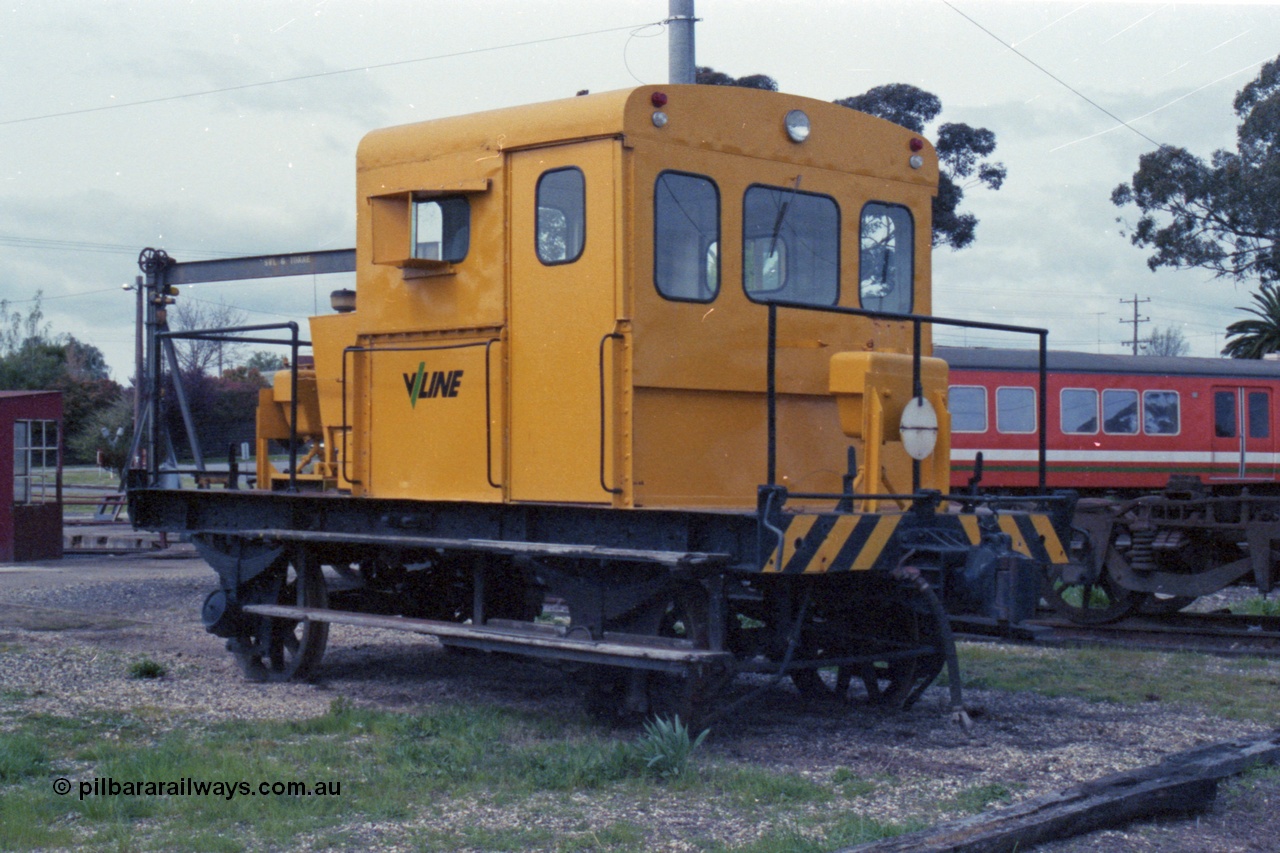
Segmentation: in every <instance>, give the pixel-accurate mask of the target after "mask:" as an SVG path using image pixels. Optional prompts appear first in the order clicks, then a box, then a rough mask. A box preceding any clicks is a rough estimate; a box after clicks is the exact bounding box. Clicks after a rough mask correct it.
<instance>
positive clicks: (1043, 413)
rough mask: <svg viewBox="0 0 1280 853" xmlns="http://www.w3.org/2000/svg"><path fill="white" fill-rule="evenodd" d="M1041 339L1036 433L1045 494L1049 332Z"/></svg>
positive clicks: (1041, 489) (1042, 332)
mask: <svg viewBox="0 0 1280 853" xmlns="http://www.w3.org/2000/svg"><path fill="white" fill-rule="evenodd" d="M1039 338H1040V404H1039V406H1038V408H1039V418H1040V428H1039V429H1038V430H1036V432H1037V433H1038V434H1039V444H1040V460H1039V474H1040V491H1041V492H1043V491H1044V490H1045V489H1046V488H1047V484H1048V482H1049V477H1048V455H1049V447H1048V440H1047V438H1046V437H1047V435H1048V433H1049V424H1048V423H1047V422H1046V419H1047V418H1048V416H1049V402H1048V395H1049V333H1048V332H1047V331H1041V332H1040V334H1039Z"/></svg>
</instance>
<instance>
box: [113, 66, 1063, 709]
mask: <svg viewBox="0 0 1280 853" xmlns="http://www.w3.org/2000/svg"><path fill="white" fill-rule="evenodd" d="M937 180H938V162H937V156H936V154H935V152H934V150H933V148H932V146H931V145H930V144H929V143H928V142H927V141H926V140H924V139H923V138H922V137H921V136H919V135H918V134H915V133H912V132H911V131H909V130H906V129H904V128H901V127H898V126H896V125H894V124H892V123H890V122H887V121H884V120H881V119H878V118H873V117H870V116H867V115H864V114H861V113H858V112H855V111H853V110H849V109H846V108H844V107H841V106H838V105H834V104H829V103H824V102H820V101H814V100H809V99H805V98H797V97H792V96H786V95H780V94H777V93H769V92H759V91H754V90H745V89H737V88H731V87H712V86H679V85H673V86H647V87H641V88H637V89H632V90H628V91H621V92H611V93H605V94H599V95H588V96H583V97H577V98H570V99H566V100H562V101H555V102H552V103H547V104H540V105H535V106H526V107H515V108H510V109H502V110H495V111H492V112H486V113H479V114H476V115H468V116H459V117H455V118H446V119H440V120H435V121H428V122H423V123H419V124H413V125H406V126H403V127H395V128H390V129H386V130H379V131H375V132H373V133H371V134H369V135H368V136H366V137H365V139H364V140H363V141H362V142H361V144H360V147H359V151H358V154H357V181H356V187H357V193H356V194H357V204H358V210H357V243H356V250H355V254H354V268H355V272H356V287H355V292H354V304H352V299H351V296H352V295H351V294H350V293H345V294H342V304H341V306H340V307H341V310H339V311H338V312H337V313H334V314H329V315H325V316H319V317H314V318H312V320H311V338H312V340H311V345H312V351H313V356H314V367H313V368H311V369H306V370H299V369H298V367H297V365H296V360H295V365H294V367H293V369H292V370H291V371H289V372H286V373H284V374H281V375H280V376H278V377H277V379H276V382H275V383H274V387H273V388H272V389H264V391H263V392H262V397H261V401H260V407H259V414H258V427H259V453H258V458H257V470H256V481H255V483H254V488H253V489H238V490H235V491H236V494H235V495H232V496H230V497H227V496H225V492H228V491H231V490H223V491H217V490H212V491H210V490H206V491H205V493H204V494H201V495H196V496H194V497H192V496H190V495H182V496H179V495H175V494H173V493H170V492H162V491H160V490H156V489H154V488H153V487H152V486H148V487H142V488H138V489H135V490H134V492H133V495H134V503H133V506H134V507H135V509H136V511H137V512H138V515H136V516H135V518H138V519H141V523H142V524H143V525H144V526H147V525H155V526H159V527H166V526H173V527H181V528H182V529H184V530H185V531H187V532H190V533H192V534H193V535H194V537H195V539H196V541H197V542H199V543H201V547H202V549H204V551H205V552H206V556H207V557H208V558H209V559H210V562H211V563H212V564H213V565H214V567H215V569H217V570H218V572H219V577H220V581H221V583H220V589H219V591H218V592H217V593H215V594H214V596H212V597H211V600H210V603H209V605H207V608H206V610H207V612H206V624H207V625H208V626H209V628H210V630H211V631H213V632H214V633H218V634H220V635H222V636H226V637H227V638H228V640H229V642H230V645H231V647H232V651H233V652H234V653H236V654H237V655H239V656H240V657H241V659H242V661H244V662H245V663H246V666H247V668H248V670H249V671H251V672H252V673H254V674H256V675H260V676H263V677H273V678H274V677H294V676H297V675H302V674H306V672H307V671H308V670H310V669H311V668H312V667H313V666H314V664H315V662H316V661H317V660H318V653H315V652H311V651H310V649H313V648H314V647H315V646H317V645H318V646H320V647H321V648H322V647H323V642H324V641H323V638H319V639H316V636H313V635H312V634H306V631H307V630H309V629H311V628H318V626H320V625H324V624H327V623H329V622H334V621H356V622H360V623H361V624H374V623H377V624H382V622H379V621H378V620H383V621H385V622H386V623H387V624H388V625H391V624H394V625H395V626H396V627H400V628H407V629H408V630H414V631H420V632H423V633H429V634H434V635H436V636H437V637H440V638H441V639H442V641H444V642H446V643H449V644H453V645H463V646H471V647H476V648H484V649H500V650H506V651H515V652H517V653H519V654H526V655H531V656H540V657H549V658H554V659H558V660H562V661H569V662H574V663H578V664H583V663H585V664H587V665H588V667H587V668H588V670H589V671H590V672H591V673H593V675H592V677H591V678H590V679H589V681H590V685H591V686H590V689H589V696H590V697H592V699H591V702H592V704H593V706H595V707H598V708H605V709H609V708H613V709H619V708H625V709H630V710H632V711H637V710H638V711H642V712H646V713H653V712H656V711H657V710H658V709H659V708H661V707H662V705H663V701H664V699H662V698H661V697H665V699H668V700H669V699H670V698H671V696H672V695H678V696H682V697H683V699H682V700H681V703H682V704H681V707H684V708H685V712H686V713H690V712H692V709H690V708H688V707H687V706H688V704H689V702H690V701H691V700H692V699H693V697H700V698H705V697H707V696H710V695H713V694H714V692H715V691H714V690H712V689H710V688H711V686H720V685H722V684H723V683H725V682H726V681H727V678H728V676H730V675H732V674H733V673H734V672H738V671H744V670H745V671H751V670H756V671H763V672H775V673H778V674H779V675H782V674H786V675H790V676H791V679H792V680H793V681H794V682H795V684H796V685H797V686H798V687H799V688H800V690H801V691H802V692H804V693H806V694H809V695H813V694H822V695H829V694H831V693H833V692H840V693H843V692H845V691H848V690H850V689H851V687H850V685H851V684H854V683H861V684H862V685H863V687H864V688H865V690H866V693H867V695H868V696H869V697H870V698H871V699H872V700H873V701H877V702H885V703H890V704H897V705H903V704H908V703H909V702H911V701H914V699H915V697H917V696H918V695H919V693H920V691H922V690H923V689H924V688H925V687H926V686H927V685H928V684H929V683H930V682H931V681H932V680H933V678H934V677H935V676H936V675H937V673H938V672H939V671H940V670H941V668H942V667H943V665H944V664H945V663H947V662H951V663H952V664H954V654H953V647H952V645H951V642H950V634H949V628H948V625H947V616H946V614H945V611H944V607H946V608H951V609H953V610H969V611H976V612H977V613H979V614H980V616H981V617H982V618H986V619H989V620H992V621H993V622H1005V623H1007V622H1009V621H1016V620H1017V619H1018V618H1021V617H1022V616H1023V615H1026V614H1027V613H1029V611H1030V610H1031V609H1033V608H1034V606H1035V601H1036V600H1037V598H1038V591H1039V583H1040V577H1041V575H1042V574H1043V573H1044V571H1046V570H1047V567H1051V566H1063V565H1066V564H1067V563H1068V559H1067V555H1066V552H1065V549H1064V547H1063V542H1066V541H1067V540H1068V539H1069V524H1068V521H1067V519H1069V518H1070V508H1069V506H1068V504H1069V499H1062V498H1054V497H1048V496H1045V497H1044V499H1043V500H1042V501H1040V502H1038V503H1037V502H1036V501H1034V500H1033V501H1030V502H1026V501H1024V502H1023V504H1022V506H1023V507H1025V506H1033V507H1035V509H1034V510H1032V511H1027V510H1026V509H1025V508H1024V509H1018V510H1014V509H1011V508H1008V507H1002V506H997V505H993V504H986V503H981V501H979V499H978V498H977V496H975V495H968V496H966V498H965V499H964V500H963V501H951V500H947V499H946V497H945V494H944V493H945V491H946V489H947V486H948V477H949V473H950V467H949V466H950V442H949V436H950V430H949V425H950V422H949V416H948V414H947V407H946V390H947V368H946V365H945V363H944V362H942V361H941V360H939V359H936V358H932V357H931V356H930V351H931V345H930V329H931V325H932V324H934V323H937V322H949V323H952V324H953V325H967V326H978V327H991V324H983V323H974V322H962V321H944V320H938V319H937V318H932V317H930V316H928V315H929V312H930V310H931V296H930V285H929V281H930V254H929V253H930V244H931V234H930V221H931V205H932V199H933V196H934V195H935V193H936V188H937ZM179 266H180V265H179ZM167 274H169V273H168V271H167V270H161V271H160V273H159V274H158V275H157V276H156V277H155V278H156V285H155V286H157V287H160V286H163V278H164V276H165V275H167ZM999 328H1008V327H999ZM1023 331H1032V332H1037V331H1039V330H1023ZM1040 334H1043V333H1042V332H1040ZM272 441H282V442H285V443H286V444H288V445H289V446H291V447H294V448H296V447H298V446H300V445H302V444H308V445H309V446H310V448H311V454H310V455H309V456H308V457H307V458H306V459H305V460H304V462H305V466H303V465H300V464H298V463H297V460H296V459H295V460H293V461H291V463H290V464H288V465H284V466H282V465H281V464H280V463H279V459H274V460H273V458H272V456H271V453H270V449H269V448H270V446H271V442H272ZM980 504H981V505H980ZM321 566H330V567H333V569H331V570H330V571H336V572H337V573H338V574H339V575H341V576H342V577H343V578H344V579H345V581H344V583H343V584H342V585H341V588H339V587H338V586H337V585H335V584H334V583H331V582H329V581H326V572H325V570H322V569H321V568H320V567H321ZM548 598H553V599H556V600H558V601H561V602H563V603H564V604H565V606H566V607H567V612H568V617H567V622H566V624H563V625H559V626H556V627H554V628H549V627H548V626H546V625H544V624H540V623H535V622H534V621H533V620H534V619H535V617H537V616H538V614H539V613H540V612H541V608H542V605H543V602H544V601H545V600H547V599H548ZM321 601H323V603H319V602H321ZM371 620H372V621H371ZM282 625H283V626H285V628H286V629H287V630H285V631H284V634H288V635H289V636H292V637H294V638H295V639H294V641H292V642H290V641H280V640H277V639H276V638H277V637H278V636H281V626H282ZM273 632H275V633H273ZM319 633H320V632H319V631H318V630H317V631H315V632H313V634H314V635H317V636H318V634H319ZM309 641H312V642H309ZM824 670H825V671H826V673H827V674H825V675H824V674H822V672H823V671H824ZM673 678H674V681H675V682H676V683H678V684H681V685H684V686H683V687H678V688H677V689H675V691H674V693H673V692H672V690H671V689H669V688H670V687H671V681H672V679H673ZM953 683H954V684H958V679H953ZM659 685H665V687H664V688H662V689H659ZM690 685H693V687H690ZM957 689H958V688H957ZM678 704H679V703H678Z"/></svg>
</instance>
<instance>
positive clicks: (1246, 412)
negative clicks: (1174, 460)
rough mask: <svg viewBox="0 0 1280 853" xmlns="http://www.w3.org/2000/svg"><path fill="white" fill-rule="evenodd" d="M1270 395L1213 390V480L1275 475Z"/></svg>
mask: <svg viewBox="0 0 1280 853" xmlns="http://www.w3.org/2000/svg"><path fill="white" fill-rule="evenodd" d="M1271 420H1272V418H1271V391H1270V390H1269V389H1267V388H1261V387H1248V386H1244V387H1239V386H1236V387H1232V386H1215V387H1214V388H1213V440H1212V447H1213V475H1212V476H1213V478H1214V479H1228V480H1261V479H1267V480H1269V479H1271V478H1272V477H1273V476H1274V474H1275V463H1274V450H1275V441H1274V439H1273V437H1272V435H1273V432H1274V425H1273V424H1272V423H1271Z"/></svg>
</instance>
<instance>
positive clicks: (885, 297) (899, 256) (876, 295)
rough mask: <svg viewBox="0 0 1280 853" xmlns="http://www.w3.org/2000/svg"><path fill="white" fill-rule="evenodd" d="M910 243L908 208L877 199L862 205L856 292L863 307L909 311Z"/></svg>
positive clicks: (912, 269) (912, 265) (912, 244)
mask: <svg viewBox="0 0 1280 853" xmlns="http://www.w3.org/2000/svg"><path fill="white" fill-rule="evenodd" d="M914 247H915V228H914V226H913V224H912V221H911V211H910V210H908V209H907V208H905V207H901V206H899V205H896V204H881V203H880V202H870V203H869V204H867V205H866V206H865V207H863V208H862V224H861V229H860V249H859V254H858V281H859V290H858V294H859V297H860V298H861V300H862V307H863V308H867V309H870V310H872V311H888V312H890V313H894V314H909V313H911V303H912V282H913V280H914V278H915V254H914Z"/></svg>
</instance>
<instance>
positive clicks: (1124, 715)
mask: <svg viewBox="0 0 1280 853" xmlns="http://www.w3.org/2000/svg"><path fill="white" fill-rule="evenodd" d="M212 580H213V576H212V573H211V572H210V570H209V569H207V568H206V567H205V566H204V565H203V563H201V562H200V561H198V560H195V559H142V558H136V557H135V558H93V559H85V558H71V559H67V560H63V561H60V562H58V563H46V564H39V565H37V566H32V567H26V568H25V569H23V568H22V567H17V568H3V569H0V644H3V643H13V644H17V645H19V646H20V647H21V649H22V654H21V655H20V656H12V655H8V656H6V659H7V660H6V666H5V667H3V668H0V692H3V691H7V690H13V691H21V692H22V693H23V694H25V695H26V696H28V697H29V698H26V699H23V700H21V701H22V710H24V711H28V712H32V713H35V712H47V713H52V714H60V715H70V714H76V713H77V712H80V711H85V710H89V709H127V708H133V707H138V706H148V707H151V708H157V709H162V710H165V711H167V712H168V713H171V714H173V715H174V717H181V718H186V719H196V720H209V721H222V720H225V719H227V718H239V719H270V718H275V719H279V718H289V717H307V716H315V715H320V714H323V713H325V712H326V711H327V710H328V709H329V707H330V704H331V702H332V701H333V700H334V699H335V698H336V697H338V696H346V697H349V698H351V699H353V700H355V701H358V702H361V703H368V704H371V705H375V706H378V707H381V708H386V709H389V710H413V709H418V708H422V707H423V706H426V705H430V704H434V703H441V702H473V701H478V702H487V703H495V704H499V705H504V706H507V707H512V708H520V709H525V710H531V711H535V712H543V713H546V712H556V713H570V714H571V713H573V709H574V707H575V705H576V703H577V702H578V700H579V691H578V688H577V687H576V686H575V684H574V683H573V682H571V681H569V680H567V679H566V678H565V677H564V676H562V675H560V674H559V673H558V672H556V671H554V670H551V669H548V668H546V667H542V666H538V665H534V664H529V663H522V662H517V661H513V660H506V659H502V658H495V657H493V656H468V655H455V654H447V653H445V652H444V650H443V649H441V647H440V646H439V645H438V644H436V643H435V642H434V641H431V640H429V639H423V638H418V637H409V636H406V635H403V634H397V633H393V632H386V631H376V630H368V629H357V628H352V627H348V626H334V627H333V628H332V631H331V635H330V640H329V652H328V653H327V655H326V657H325V661H324V663H323V664H322V667H321V673H320V677H319V680H318V681H317V682H315V683H313V684H284V685H257V684H249V683H246V682H244V681H243V680H242V679H241V678H240V674H239V670H238V668H237V667H236V665H235V664H234V662H233V661H232V660H231V658H230V656H229V655H227V654H226V652H225V651H224V650H223V645H222V643H223V641H221V640H219V639H217V638H215V637H213V636H211V635H209V634H206V633H205V632H204V631H203V630H202V628H201V627H200V625H199V616H198V612H199V605H200V603H201V602H202V601H203V598H204V596H205V595H206V594H207V592H208V591H209V590H210V589H211V588H212ZM104 653H107V654H106V655H105V656H104ZM144 654H145V655H147V656H149V657H151V658H153V659H155V660H158V661H160V662H162V663H164V664H165V666H166V668H167V669H168V675H166V677H165V678H163V679H159V680H136V679H129V678H127V677H123V676H122V673H121V668H120V666H119V665H118V664H119V661H120V659H121V656H122V655H123V656H124V659H125V660H129V659H132V657H134V656H136V657H141V656H143V655H144ZM1044 654H1070V652H1068V651H1056V650H1053V651H1051V650H1046V651H1045V652H1044ZM105 658H110V660H109V661H108V660H106V659H105ZM108 663H110V665H108ZM749 687H750V685H740V686H739V687H738V688H737V689H740V690H746V689H748V688H749ZM945 700H946V695H945V692H944V691H942V690H940V689H937V688H935V689H932V690H931V691H929V693H927V694H926V696H925V698H924V699H923V700H922V701H921V702H920V704H919V705H918V706H917V707H916V708H914V709H912V710H911V711H909V712H905V713H901V714H894V715H882V714H877V713H874V712H872V711H871V710H869V709H867V708H864V707H857V706H855V707H853V708H849V707H847V706H836V705H834V704H828V705H818V706H811V707H804V706H803V705H802V703H801V702H800V700H799V698H798V697H797V696H796V694H795V693H794V691H793V690H792V689H791V688H790V687H789V686H788V685H785V684H779V685H776V686H773V687H771V688H769V689H767V690H765V691H763V693H762V694H761V695H760V696H758V697H757V698H756V699H754V700H753V701H752V702H751V703H750V704H749V705H748V706H746V707H744V708H742V709H741V710H740V711H739V713H737V714H736V715H735V717H734V718H733V719H729V720H725V721H722V722H720V723H718V724H717V726H716V729H715V732H714V737H713V738H712V739H710V740H709V741H708V742H707V744H706V746H705V747H704V748H705V749H706V751H707V752H708V753H710V754H711V755H712V756H714V757H716V758H718V759H721V760H724V761H748V762H752V763H755V764H758V765H764V766H768V767H773V768H777V769H780V770H786V771H790V772H796V773H800V774H802V775H807V776H811V777H813V778H815V779H820V780H825V779H829V778H830V776H831V774H832V773H834V772H835V771H836V770H838V769H843V770H848V771H852V772H853V773H854V774H856V775H857V776H858V777H859V778H871V777H875V776H876V775H877V774H890V775H892V776H894V777H895V778H896V779H897V780H899V784H895V785H894V786H892V787H890V786H885V787H884V788H883V790H882V791H879V792H873V793H872V794H870V795H868V796H866V797H864V798H859V799H858V806H859V812H860V813H862V814H863V815H864V816H866V817H869V818H875V819H877V820H883V821H895V820H900V819H901V818H902V816H904V815H908V814H911V813H912V812H916V811H918V810H919V809H920V806H921V804H924V803H929V802H934V801H936V800H938V799H939V798H940V797H945V796H946V795H947V794H948V793H955V792H959V791H961V790H962V789H971V788H973V787H975V786H980V785H984V784H993V785H994V784H998V785H1002V786H1004V787H1005V788H1007V789H1009V790H1010V791H1012V792H1013V794H1014V796H1015V797H1017V798H1021V797H1031V796H1038V795H1041V794H1046V793H1050V792H1052V791H1056V790H1060V789H1062V788H1066V787H1069V786H1070V785H1073V784H1075V783H1078V782H1082V781H1086V780H1089V779H1093V778H1097V777H1099V776H1104V775H1107V774H1110V773H1113V772H1116V771H1119V770H1124V769H1129V768H1133V767H1138V766H1142V765H1146V764H1153V763H1156V762H1158V761H1160V760H1161V759H1162V758H1163V757H1165V756H1167V755H1169V754H1171V753H1175V752H1179V751H1182V750H1186V749H1190V748H1193V747H1197V746H1202V745H1205V744H1209V743H1213V742H1217V741H1221V740H1226V739H1230V738H1234V737H1241V736H1246V735H1255V734H1260V733H1262V729H1261V727H1259V726H1258V725H1256V724H1248V723H1239V722H1231V721H1224V720H1221V719H1213V718H1209V717H1204V716H1198V715H1195V714H1189V713H1186V712H1184V711H1177V710H1173V709H1171V708H1168V707H1165V706H1164V705H1162V704H1159V703H1148V704H1146V705H1143V706H1141V707H1134V706H1119V705H1109V704H1104V703H1086V702H1082V701H1078V700H1073V699H1050V698H1046V697H1043V696H1040V695H1038V694H1033V693H1019V694H1010V693H1003V692H996V691H981V690H970V691H968V692H967V693H966V703H967V705H968V707H969V708H970V709H971V712H972V716H973V721H974V726H973V728H972V730H971V731H970V732H968V733H966V732H964V731H963V730H962V729H961V728H960V727H959V726H957V725H955V724H954V723H952V722H950V721H949V720H948V718H947V714H946V711H945ZM0 702H4V703H6V704H8V703H9V700H6V699H0ZM1278 803H1280V782H1277V781H1273V780H1269V779H1264V780H1261V781H1256V780H1255V781H1254V782H1250V783H1247V784H1234V785H1230V786H1225V788H1224V791H1223V792H1222V793H1221V795H1220V796H1219V798H1218V802H1217V803H1216V805H1215V806H1214V808H1213V810H1212V811H1210V812H1209V813H1207V814H1204V815H1201V816H1199V817H1197V818H1191V819H1186V820H1177V821H1169V822H1152V823H1145V824H1138V825H1132V826H1128V827H1125V828H1123V829H1122V830H1118V831H1107V832H1099V833H1094V834H1092V835H1088V836H1083V837H1079V838H1074V839H1068V840H1063V841H1059V842H1054V843H1052V844H1048V845H1043V846H1042V847H1041V848H1039V849H1042V850H1046V851H1054V853H1075V851H1100V850H1107V851H1112V850H1120V849H1123V850H1133V851H1172V852H1173V853H1182V851H1186V852H1187V853H1191V851H1196V853H1200V851H1208V850H1212V851H1256V850H1276V849H1280V842H1277V841H1276V839H1277V838H1280V809H1277V808H1276V806H1277V804H1278ZM630 808H631V804H628V803H623V802H611V801H609V800H608V799H603V800H601V799H586V798H584V802H583V803H582V804H581V811H582V813H585V814H587V815H588V817H589V818H590V819H592V820H599V821H600V824H601V825H603V824H606V823H608V822H609V821H610V820H616V819H618V818H620V817H624V816H626V817H628V819H634V820H636V821H639V822H644V821H652V820H660V821H662V825H663V826H666V827H669V830H668V836H669V837H670V838H671V839H672V843H671V844H670V845H668V846H667V847H665V848H664V849H673V850H677V849H695V848H694V847H692V846H684V845H682V844H680V843H679V839H681V838H690V839H693V838H696V839H703V840H706V839H716V840H718V841H721V842H723V843H726V844H730V845H732V844H741V843H746V842H749V841H750V840H751V839H753V838H755V837H756V836H757V835H758V834H759V833H760V832H761V831H762V827H760V826H756V825H752V824H750V822H749V821H748V822H744V820H743V818H742V815H741V813H735V812H732V811H730V810H727V809H726V810H725V811H724V812H723V813H718V812H717V811H716V810H712V811H711V812H710V813H708V811H707V810H706V809H698V810H696V811H695V810H692V809H688V808H682V805H681V803H680V802H679V801H678V800H675V799H673V800H672V801H671V802H669V803H665V804H662V808H661V812H662V813H661V814H660V815H655V814H653V813H652V812H653V809H650V810H649V812H650V813H648V814H646V815H639V816H638V815H631V814H630V812H629V809H630ZM534 817H535V816H533V815H512V814H510V813H501V812H500V813H495V814H492V815H483V814H477V815H476V816H475V819H476V820H479V821H482V822H483V821H492V822H493V823H494V825H495V826H501V825H511V822H512V821H515V820H529V819H534Z"/></svg>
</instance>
